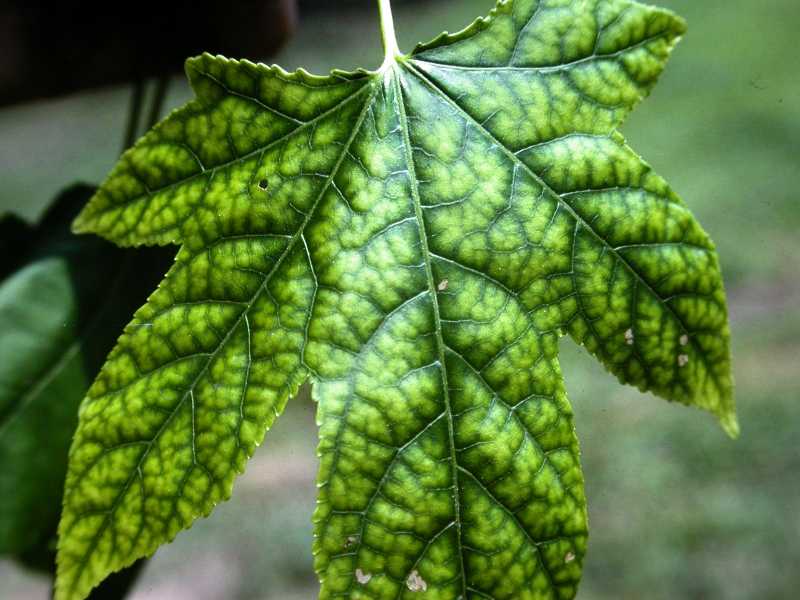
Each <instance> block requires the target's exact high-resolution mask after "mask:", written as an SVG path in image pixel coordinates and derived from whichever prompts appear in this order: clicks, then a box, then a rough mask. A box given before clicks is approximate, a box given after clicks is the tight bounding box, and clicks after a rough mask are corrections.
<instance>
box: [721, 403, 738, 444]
mask: <svg viewBox="0 0 800 600" xmlns="http://www.w3.org/2000/svg"><path fill="white" fill-rule="evenodd" d="M719 424H720V425H721V426H722V429H723V430H724V431H725V433H727V434H728V436H729V437H730V438H731V439H732V440H736V439H739V434H740V433H741V429H740V428H739V417H737V416H736V411H735V410H732V411H730V412H728V413H726V414H724V415H720V417H719Z"/></svg>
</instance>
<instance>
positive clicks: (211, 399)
mask: <svg viewBox="0 0 800 600" xmlns="http://www.w3.org/2000/svg"><path fill="white" fill-rule="evenodd" d="M683 31H684V24H683V22H682V21H681V20H680V19H679V18H678V17H676V16H674V15H673V14H671V13H669V12H667V11H663V10H659V9H655V8H652V7H647V6H644V5H641V4H638V3H635V2H630V1H628V0H610V1H606V0H594V1H592V0H582V1H575V2H567V1H563V0H561V1H556V0H548V1H545V0H542V1H540V2H536V1H533V0H528V1H526V0H516V1H514V2H500V3H499V4H498V5H497V7H496V8H495V10H494V11H493V12H492V13H491V14H490V15H489V16H488V17H487V18H484V19H479V20H478V21H476V22H475V23H474V24H473V25H472V26H470V27H469V28H467V29H466V30H464V31H462V32H460V33H458V34H455V35H442V36H440V37H439V38H437V39H436V40H434V41H433V42H431V43H429V44H424V45H421V46H419V47H418V48H417V49H416V50H415V51H414V52H413V53H412V54H410V55H408V56H405V57H401V58H398V60H397V61H396V62H395V63H393V64H390V65H388V66H387V67H386V68H382V69H381V70H380V71H378V72H367V71H362V72H358V73H351V74H347V73H342V72H334V73H333V74H332V75H331V76H329V77H325V78H320V77H314V76H310V75H308V74H306V73H305V72H302V71H300V72H297V73H293V74H289V73H286V72H284V71H282V70H281V69H279V68H277V67H266V66H262V65H254V64H252V63H248V62H246V61H245V62H238V61H232V60H228V59H224V58H221V57H213V56H210V55H203V56H201V57H198V58H195V59H191V60H189V61H188V63H187V71H188V73H189V76H190V79H191V82H192V85H193V87H194V89H195V91H196V93H197V99H196V100H194V101H193V102H192V103H190V104H188V105H187V106H185V107H184V108H182V109H180V110H178V111H176V112H174V113H173V114H172V115H170V117H169V118H168V119H166V120H165V121H164V122H163V123H161V124H160V125H158V126H157V127H156V128H155V129H154V130H153V131H152V132H151V133H149V134H148V135H147V136H145V137H144V138H143V139H142V140H141V141H140V142H139V143H138V144H137V145H136V146H135V147H134V148H133V149H132V150H131V151H129V152H128V153H126V154H125V155H124V156H123V158H122V160H121V161H120V163H119V165H118V166H117V167H116V168H115V170H114V171H113V172H112V174H111V175H110V177H109V179H108V180H107V181H106V183H105V184H104V185H103V186H102V187H101V189H100V191H99V192H98V194H97V195H96V196H95V197H94V199H93V200H92V201H91V203H90V204H89V205H88V206H87V207H86V209H85V210H84V211H83V213H82V214H81V216H80V217H79V219H78V220H77V221H76V228H77V229H78V230H79V231H85V232H90V231H91V232H95V233H99V234H101V235H103V236H105V237H107V238H108V239H111V240H113V241H115V242H117V243H119V244H123V245H138V244H169V243H175V244H180V246H181V248H180V251H179V253H178V256H177V259H176V262H175V265H174V266H173V268H172V269H171V270H170V272H169V273H168V275H167V276H166V278H165V280H164V281H163V282H162V284H161V285H160V286H159V289H158V290H157V291H156V292H155V293H154V294H153V296H151V298H150V299H149V301H148V303H147V304H146V305H145V306H143V307H142V308H141V309H140V310H139V311H138V312H137V313H136V315H135V317H134V320H133V322H132V323H131V324H130V325H129V326H128V327H127V328H126V330H125V334H124V335H123V337H122V338H121V340H120V342H119V344H118V346H117V348H116V349H115V350H114V351H113V352H112V354H111V355H110V357H109V359H108V362H107V364H106V366H105V367H104V369H103V371H102V372H101V374H100V376H99V377H98V379H97V381H96V382H95V384H94V385H93V386H92V388H91V390H90V392H89V394H88V397H87V398H86V400H85V401H84V403H83V405H82V408H81V415H80V426H79V428H78V432H77V434H76V437H75V441H74V444H73V448H72V452H71V458H70V472H69V476H68V480H67V489H66V495H65V510H64V516H63V520H62V523H61V532H60V533H61V541H60V549H59V569H60V572H59V580H58V598H60V599H67V598H79V597H82V596H83V595H85V594H86V592H87V591H88V590H89V589H90V588H91V587H92V586H94V585H95V584H96V583H97V582H98V581H100V580H101V579H102V578H103V577H104V576H105V575H106V574H107V573H108V572H110V571H113V570H116V569H119V568H121V567H123V566H125V565H126V564H129V563H130V562H131V561H132V560H134V559H135V558H137V557H139V556H144V555H148V554H150V553H152V552H153V551H154V550H155V549H156V548H157V547H158V546H159V545H160V544H162V543H164V542H166V541H168V540H171V539H172V538H173V537H174V536H175V535H176V534H177V533H178V532H179V531H180V530H181V529H184V528H185V527H188V526H189V525H190V524H191V523H192V521H193V520H194V519H196V518H197V517H199V516H202V515H207V514H208V513H209V512H210V511H211V510H212V508H213V507H214V505H215V504H216V503H218V502H219V501H220V500H223V499H225V498H227V497H228V496H229V495H230V493H231V489H232V485H233V480H234V478H235V477H236V475H237V474H238V473H240V472H241V471H242V470H243V468H244V465H245V462H246V460H247V459H248V458H249V456H250V455H251V454H252V452H253V451H254V449H255V446H256V445H257V444H258V443H260V441H261V439H262V438H263V436H264V433H265V431H266V430H267V429H268V428H269V427H270V426H271V425H272V423H273V421H274V419H275V418H276V416H277V415H279V414H280V412H281V410H282V409H283V407H284V405H285V403H286V402H287V400H288V399H289V398H290V397H291V396H292V395H293V394H295V393H296V391H297V389H298V387H299V386H300V385H301V384H302V383H303V382H304V381H306V380H307V379H309V378H310V379H311V380H312V382H313V384H314V396H315V398H316V399H317V401H318V404H319V406H318V422H319V426H320V442H319V455H320V463H321V464H320V474H319V485H320V491H319V504H318V508H317V511H316V514H315V518H314V519H315V530H316V540H315V545H314V551H315V561H316V568H317V571H318V573H319V575H320V579H321V582H322V591H321V597H322V598H325V599H328V598H375V599H384V598H386V599H389V598H391V599H396V598H416V597H424V598H433V599H443V600H445V599H446V600H454V599H456V598H462V599H467V598H469V599H482V598H494V599H498V600H499V599H540V598H553V599H567V598H572V597H574V595H575V593H576V591H577V585H578V582H579V579H580V572H581V564H582V561H583V556H584V553H585V549H586V534H587V522H586V501H585V497H584V491H583V479H582V474H581V469H580V461H579V450H578V443H577V439H576V437H575V432H574V427H573V422H572V411H571V408H570V406H569V403H568V401H567V399H566V395H565V391H564V386H563V381H562V377H561V372H560V368H559V364H558V338H559V336H560V334H561V333H562V332H568V333H569V334H570V335H572V337H573V338H575V339H576V340H577V341H578V342H580V343H583V344H585V345H586V346H587V348H589V350H590V351H591V352H592V353H593V354H594V355H595V356H597V358H598V359H599V360H601V361H602V362H603V364H604V365H606V367H607V368H608V369H609V370H610V371H611V372H613V373H614V374H615V375H617V376H618V377H619V378H620V380H621V381H623V382H625V383H631V384H633V385H636V386H638V387H640V388H641V389H643V390H649V391H652V392H654V393H656V394H658V395H660V396H662V397H664V398H666V399H668V400H675V401H679V402H683V403H685V404H690V405H695V406H699V407H702V408H705V409H708V410H709V411H711V412H713V413H715V414H717V415H718V416H719V417H720V419H721V420H722V423H723V425H724V426H725V427H726V428H727V429H728V430H729V431H730V432H732V433H735V430H736V421H735V412H734V408H733V400H732V391H731V382H730V362H729V352H728V326H727V316H726V308H725V297H724V292H723V287H722V280H721V276H720V272H719V265H718V261H717V258H716V254H715V252H714V248H713V245H712V243H711V241H710V240H709V238H708V236H707V235H706V234H705V233H704V232H703V230H702V229H701V227H700V225H699V224H698V223H697V222H696V221H695V220H694V218H693V217H692V215H691V214H690V213H689V212H688V210H687V209H686V207H685V206H684V204H683V203H682V201H681V200H680V199H679V198H678V197H677V195H676V194H675V193H674V192H673V191H672V190H671V189H670V188H669V186H668V185H667V184H666V182H665V181H664V180H663V179H662V178H661V177H659V176H658V175H656V174H655V173H654V172H653V171H652V169H651V168H650V167H649V166H648V165H647V164H646V163H645V162H643V161H642V159H640V158H639V157H638V156H637V155H636V154H635V153H634V152H633V151H632V150H631V149H630V148H628V146H627V145H626V144H625V141H624V139H623V138H622V136H621V135H620V134H619V133H618V132H617V131H616V127H617V126H618V125H619V124H620V123H621V122H622V120H623V118H624V117H625V115H626V114H627V113H628V112H629V111H630V110H631V109H632V108H633V106H634V105H635V104H636V103H637V102H638V101H639V100H640V99H641V98H642V97H644V96H645V95H646V94H647V93H648V92H649V90H650V89H651V88H652V86H653V85H654V83H655V81H656V79H657V77H658V75H659V74H660V72H661V70H662V68H663V66H664V64H665V61H666V59H667V57H668V54H669V52H670V50H671V48H672V47H673V45H674V44H675V42H676V41H677V40H678V38H679V37H680V36H681V35H682V33H683Z"/></svg>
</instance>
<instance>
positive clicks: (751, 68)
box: [0, 0, 800, 600]
mask: <svg viewBox="0 0 800 600" xmlns="http://www.w3.org/2000/svg"><path fill="white" fill-rule="evenodd" d="M660 4H661V5H664V6H667V7H669V8H672V9H674V10H676V11H677V12H679V13H680V14H682V15H684V16H685V17H686V18H687V20H688V21H689V25H690V30H689V34H688V35H687V37H686V38H685V39H684V41H683V42H682V43H681V44H680V46H679V48H678V49H677V51H676V52H675V54H674V57H673V59H672V61H671V63H670V65H669V68H668V69H667V72H666V73H665V75H664V76H663V78H662V81H661V83H660V85H659V86H658V87H657V88H656V91H655V93H654V94H653V96H652V97H651V98H650V99H649V100H648V101H647V102H646V103H645V104H643V105H642V106H641V107H639V109H638V110H637V111H636V113H635V114H634V115H633V117H632V118H631V119H630V120H629V122H628V123H627V124H626V125H625V126H624V128H623V131H624V133H625V134H626V135H627V136H628V137H629V139H630V142H631V144H632V145H633V147H634V148H636V149H637V150H638V151H639V152H640V153H641V154H643V155H644V156H645V157H646V158H647V160H648V161H649V162H650V163H651V164H652V165H653V166H654V167H655V168H656V170H657V171H659V172H660V173H661V174H662V175H664V176H665V177H666V178H667V179H668V180H669V181H670V182H671V183H672V185H673V187H674V188H675V189H676V190H677V191H678V192H679V193H680V194H681V195H682V196H683V198H684V199H685V200H686V201H687V203H688V204H689V205H690V206H691V208H692V209H693V210H694V211H695V213H696V214H697V216H698V217H699V218H700V220H701V222H702V223H703V224H704V225H705V227H706V229H707V230H708V231H709V232H710V233H711V235H712V237H713V238H714V240H715V241H716V242H717V246H718V248H719V251H720V255H721V258H722V264H723V270H724V273H725V276H726V283H727V287H728V290H729V293H730V304H731V307H730V308H731V319H732V327H733V352H734V369H735V376H736V381H737V396H738V401H739V408H740V416H741V422H742V436H741V439H739V440H738V441H736V442H733V441H730V440H729V439H727V438H726V437H725V435H724V434H723V433H722V431H721V430H720V429H719V428H718V427H717V426H716V424H715V423H714V421H713V419H712V418H711V417H708V416H706V415H705V414H702V413H700V412H697V411H694V410H691V409H687V408H683V407H678V406H671V405H669V404H667V403H665V402H663V401H661V400H657V399H655V398H652V397H649V396H647V397H644V396H643V395H642V394H640V393H638V392H636V391H635V390H632V389H627V388H622V387H620V386H619V385H618V384H617V383H616V381H615V380H614V379H613V378H612V377H610V376H609V375H607V374H605V373H604V372H603V371H602V369H601V368H600V367H598V366H597V365H596V364H595V363H594V362H593V360H592V359H591V358H590V357H588V356H587V355H585V353H583V352H582V351H581V350H579V349H576V348H575V347H574V345H573V344H572V343H571V342H570V341H569V340H564V341H563V344H562V349H563V370H564V372H565V376H566V378H567V387H568V389H569V392H570V395H571V398H572V401H573V403H574V405H575V410H576V413H577V416H576V426H577V429H578V434H579V436H580V439H581V441H582V448H583V464H584V469H585V474H586V486H587V493H588V498H589V513H590V524H591V536H590V544H589V554H588V557H587V561H586V571H585V577H584V583H583V585H582V588H581V591H580V593H579V595H578V598H579V599H581V600H612V599H613V600H620V599H629V598H630V599H641V598H646V599H649V600H661V599H665V600H666V599H671V600H672V599H676V598H679V599H684V598H686V599H698V600H699V599H704V600H706V599H724V600H738V599H750V598H758V599H784V598H785V599H795V598H798V597H800V569H798V565H800V393H799V392H800V384H799V383H798V375H800V278H798V270H799V268H800V233H799V232H800V204H799V202H800V198H798V193H797V190H798V187H800V185H799V184H798V179H799V176H800V52H798V51H797V46H796V40H797V28H798V25H800V2H798V0H763V1H758V2H756V1H754V0H728V1H727V2H723V1H722V0H703V1H698V0H660ZM492 5H493V1H492V0H429V1H428V2H423V3H419V4H414V5H405V6H403V7H400V6H398V7H397V8H396V13H397V14H396V21H397V27H398V33H399V36H400V38H401V42H402V43H403V46H404V47H405V48H406V49H410V48H411V47H412V46H413V44H414V43H415V42H416V41H418V40H423V39H428V38H431V37H433V36H434V35H436V34H437V33H438V32H439V31H441V30H443V29H450V30H451V31H454V30H456V29H459V28H461V27H462V26H464V25H466V24H467V23H468V22H469V21H471V20H472V19H473V18H474V17H475V16H477V15H480V14H484V13H486V12H487V11H488V9H489V8H491V6H492ZM379 46H380V40H379V35H378V30H377V20H376V14H375V13H374V12H372V11H364V10H352V9H347V10H344V9H342V10H339V11H338V12H330V13H327V14H315V15H314V17H313V19H305V20H301V22H300V27H299V30H298V32H297V35H296V36H295V37H294V39H293V40H292V41H291V43H290V44H289V46H288V47H287V48H286V49H285V50H284V51H283V52H282V54H281V55H280V56H279V57H277V58H276V59H275V62H278V63H280V64H282V65H283V66H284V67H287V68H294V67H299V66H304V67H306V68H307V69H309V70H311V71H313V72H324V71H326V70H328V69H329V68H332V67H342V68H351V67H357V66H365V67H369V68H372V67H376V66H377V65H378V63H379V62H380V57H381V55H382V53H381V51H380V47H379ZM129 93H130V92H129V90H127V89H125V88H116V89H108V90H103V91H99V92H93V93H91V94H83V95H80V96H74V97H70V98H66V99H63V100H57V101H49V102H45V103H39V104H34V105H26V106H22V107H15V108H10V109H4V110H2V111H0V140H2V143H0V175H1V176H2V182H3V185H2V186H1V187H0V211H2V210H8V209H10V210H13V211H14V212H17V213H19V214H21V215H23V216H25V217H27V218H35V217H36V216H37V215H39V214H40V213H41V211H42V209H43V208H44V206H45V205H46V203H47V201H48V200H49V199H50V198H51V197H52V196H54V194H55V193H56V192H57V191H58V190H59V189H61V188H62V187H64V186H65V185H66V184H68V183H70V182H72V181H75V180H78V179H80V180H85V181H89V182H96V181H99V180H101V179H102V178H103V177H104V175H105V173H106V172H107V171H108V170H109V169H110V167H111V166H112V165H113V163H114V160H115V158H116V156H117V153H118V151H119V147H120V144H121V138H122V134H123V130H124V122H125V118H126V110H127V109H126V104H127V99H128V96H129ZM189 96H190V93H189V90H188V89H187V87H186V85H185V84H184V83H183V82H182V81H181V82H178V81H176V82H175V84H174V85H173V86H172V88H171V92H170V96H169V105H170V106H171V107H174V106H177V105H179V104H180V103H182V102H183V101H185V100H186V99H187V98H188V97H189ZM315 445H316V431H315V425H314V407H313V405H312V403H311V401H310V400H309V399H308V397H307V395H303V396H302V397H300V398H298V399H296V400H295V401H294V402H292V403H290V406H289V408H288V409H287V413H286V415H285V416H284V417H283V418H282V419H280V420H279V421H278V423H277V424H276V426H275V428H274V429H273V431H272V432H270V433H269V434H268V436H267V440H266V442H265V444H264V445H263V446H262V448H261V449H260V450H259V451H258V453H257V454H256V456H255V458H254V459H253V460H252V462H251V464H250V466H249V467H248V470H247V472H246V474H245V475H244V476H242V477H241V479H240V480H239V481H238V483H237V486H236V488H235V490H234V497H233V499H232V500H231V501H230V502H228V503H226V504H224V505H222V506H220V507H219V508H218V509H217V511H216V512H215V513H214V515H212V517H211V518H209V519H206V520H202V521H199V522H197V523H196V524H195V526H194V527H193V528H192V529H191V530H190V531H188V532H185V533H182V534H180V535H179V536H178V538H177V539H176V541H175V542H174V543H173V544H171V545H169V546H166V547H164V548H162V549H161V550H160V551H159V552H158V553H157V554H156V556H155V558H154V559H153V560H152V561H151V562H150V563H149V564H148V566H147V567H146V569H145V572H144V574H143V576H142V577H141V579H140V580H139V582H138V584H137V586H136V588H135V590H134V592H133V594H132V596H131V597H132V598H133V599H134V600H145V599H147V600H156V599H158V600H161V599H164V598H170V599H181V598H187V599H188V598H192V599H200V600H204V599H208V600H212V599H213V600H216V599H218V598H232V599H242V600H245V599H263V600H273V599H274V600H278V599H280V600H311V599H312V598H314V597H315V595H316V589H317V588H316V583H315V577H314V575H313V570H312V559H311V552H310V548H311V524H310V517H311V513H312V511H313V508H314V502H315V500H314V498H315V493H316V488H315V484H314V476H315V470H316V459H315ZM0 468H2V466H0ZM0 581H2V590H0V597H2V598H3V599H5V598H14V599H16V598H21V599H31V600H33V599H41V600H44V599H45V598H47V597H48V594H49V592H48V583H47V581H46V580H45V579H43V578H41V577H39V576H37V575H34V574H32V573H28V572H25V571H23V570H21V569H19V568H18V567H16V566H14V565H12V564H11V563H10V562H8V561H0Z"/></svg>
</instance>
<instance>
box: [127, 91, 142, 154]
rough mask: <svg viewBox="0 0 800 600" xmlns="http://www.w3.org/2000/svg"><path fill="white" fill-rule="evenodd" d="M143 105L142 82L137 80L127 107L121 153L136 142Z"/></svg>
mask: <svg viewBox="0 0 800 600" xmlns="http://www.w3.org/2000/svg"><path fill="white" fill-rule="evenodd" d="M143 104H144V80H143V79H137V80H136V81H134V83H133V92H132V93H131V99H130V104H129V105H128V122H127V124H126V127H125V138H124V139H123V142H122V143H123V146H122V151H123V152H125V150H127V149H128V148H130V147H131V146H133V143H134V142H135V141H136V132H137V131H138V129H139V119H140V115H141V114H142V105H143Z"/></svg>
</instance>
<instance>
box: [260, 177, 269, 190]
mask: <svg viewBox="0 0 800 600" xmlns="http://www.w3.org/2000/svg"><path fill="white" fill-rule="evenodd" d="M258 187H260V188H261V189H262V190H265V189H267V187H269V181H267V180H266V179H262V180H261V181H259V182H258Z"/></svg>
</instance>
